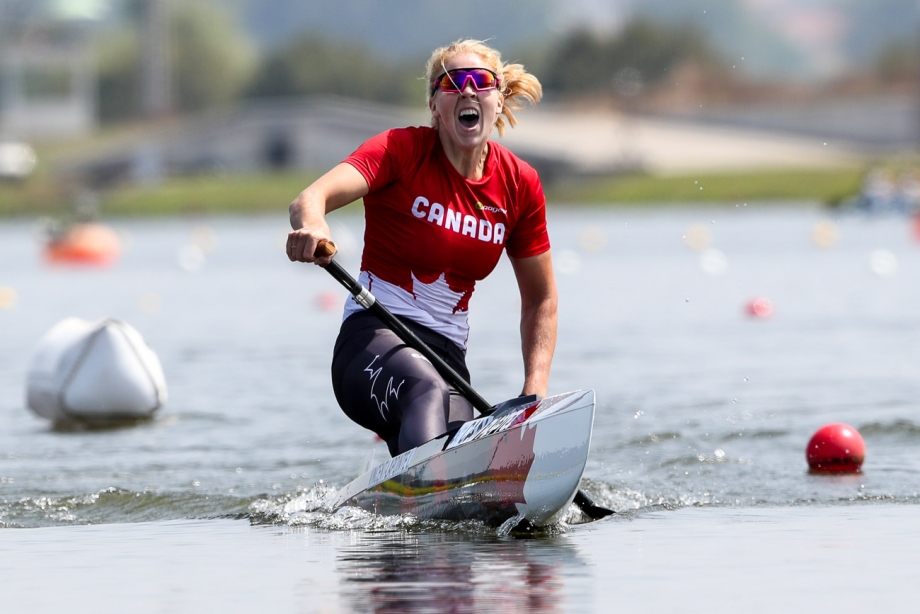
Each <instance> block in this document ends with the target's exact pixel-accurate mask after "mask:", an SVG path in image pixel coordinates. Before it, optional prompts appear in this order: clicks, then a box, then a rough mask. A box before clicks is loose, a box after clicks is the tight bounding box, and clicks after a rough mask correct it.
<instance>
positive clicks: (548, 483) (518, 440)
mask: <svg viewBox="0 0 920 614" xmlns="http://www.w3.org/2000/svg"><path fill="white" fill-rule="evenodd" d="M593 425H594V391H593V390H579V391H575V392H568V393H565V394H561V395H557V396H553V397H548V398H546V399H542V400H536V399H533V398H531V399H529V400H527V399H525V400H524V401H523V402H521V401H519V400H517V399H513V400H511V401H507V402H505V403H503V404H502V405H500V406H499V407H498V408H497V409H496V411H495V412H494V413H492V414H491V415H488V416H483V417H480V418H477V419H475V420H471V421H469V422H466V423H465V424H463V425H462V426H461V427H460V428H459V429H456V430H454V431H451V432H448V433H445V434H444V435H442V436H440V437H438V438H436V439H433V440H431V441H429V442H427V443H424V444H422V445H421V446H419V447H417V448H413V449H412V450H408V451H407V452H404V453H402V454H400V455H398V456H395V457H393V458H391V459H389V460H387V461H386V462H384V463H382V464H380V465H378V466H376V467H374V468H373V469H370V470H367V471H365V472H364V473H363V474H362V475H360V476H359V477H358V478H357V479H355V480H354V481H352V482H351V483H349V484H347V485H346V486H344V487H343V488H342V489H341V490H340V491H339V493H338V496H337V498H336V502H335V505H334V507H335V509H339V508H342V507H346V506H350V507H359V508H361V509H364V510H367V511H369V512H372V513H375V514H381V515H394V514H413V515H415V516H417V517H419V518H430V519H444V520H471V519H474V520H479V521H482V522H484V523H487V524H490V525H494V526H499V525H502V524H503V523H505V522H508V521H509V520H511V519H517V520H516V523H518V522H520V523H525V522H526V523H529V524H530V525H532V526H535V527H542V526H546V525H551V524H554V523H557V522H558V521H560V520H561V519H562V518H563V516H564V515H565V513H566V510H567V508H568V506H569V505H570V504H571V503H572V500H573V499H574V498H575V494H576V491H577V490H578V484H579V482H580V481H581V476H582V474H583V473H584V469H585V463H586V462H587V459H588V449H589V447H590V444H591V430H592V428H593Z"/></svg>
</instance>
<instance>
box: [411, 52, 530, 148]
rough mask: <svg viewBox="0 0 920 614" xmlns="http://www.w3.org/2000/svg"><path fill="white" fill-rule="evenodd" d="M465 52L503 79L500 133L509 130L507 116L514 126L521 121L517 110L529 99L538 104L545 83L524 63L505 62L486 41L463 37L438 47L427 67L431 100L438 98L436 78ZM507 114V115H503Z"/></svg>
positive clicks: (497, 120)
mask: <svg viewBox="0 0 920 614" xmlns="http://www.w3.org/2000/svg"><path fill="white" fill-rule="evenodd" d="M461 53H473V54H476V55H478V56H479V57H480V58H482V60H483V62H484V63H485V65H486V66H487V67H488V68H489V69H491V70H492V71H493V72H494V73H495V74H496V75H498V78H499V79H500V85H499V87H500V88H501V90H500V91H501V94H502V96H503V97H504V104H503V105H502V112H501V115H499V116H498V119H496V120H495V127H496V128H498V134H499V136H503V135H504V134H505V120H506V119H507V121H508V125H509V126H511V127H512V128H513V127H514V126H515V125H517V119H516V118H515V117H514V111H517V110H518V109H520V108H522V107H523V106H524V104H525V103H530V105H531V106H535V105H536V104H537V101H539V100H540V98H542V97H543V86H542V85H540V81H538V80H537V78H536V77H534V76H533V75H532V74H530V73H529V72H527V71H526V70H524V66H523V65H522V64H505V63H504V62H502V56H501V54H500V53H499V52H498V51H497V50H495V49H493V48H492V47H489V46H488V45H487V44H486V43H485V42H484V41H481V40H475V39H469V38H468V39H463V40H458V41H456V42H453V43H451V44H450V45H447V46H446V47H439V48H437V49H435V50H434V51H433V52H432V54H431V57H430V58H428V64H427V65H426V67H425V76H426V83H427V84H428V101H429V102H430V101H431V99H432V98H434V95H435V92H436V91H437V90H434V89H433V87H434V80H435V79H436V78H437V77H438V76H440V75H441V74H442V73H444V72H445V71H446V70H447V68H446V66H447V61H448V60H450V59H451V58H452V57H454V56H455V55H460V54H461ZM502 116H504V117H502ZM431 125H432V127H434V128H437V120H436V119H435V118H432V120H431Z"/></svg>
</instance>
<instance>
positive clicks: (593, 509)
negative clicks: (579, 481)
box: [573, 490, 616, 520]
mask: <svg viewBox="0 0 920 614" xmlns="http://www.w3.org/2000/svg"><path fill="white" fill-rule="evenodd" d="M573 503H574V504H575V505H577V506H578V509H580V510H581V512H582V513H583V514H584V515H585V516H587V517H588V518H590V519H591V520H600V519H601V518H606V517H607V516H611V515H613V514H616V512H615V511H613V510H611V509H608V508H606V507H603V506H601V505H597V504H596V503H595V502H594V501H592V500H591V498H590V497H588V495H586V494H585V493H584V491H583V490H579V491H578V492H577V493H575V499H574V501H573Z"/></svg>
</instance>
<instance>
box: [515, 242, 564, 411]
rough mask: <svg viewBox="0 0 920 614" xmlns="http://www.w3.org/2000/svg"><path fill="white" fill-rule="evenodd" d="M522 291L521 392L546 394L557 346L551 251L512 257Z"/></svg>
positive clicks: (555, 302) (556, 302) (555, 304)
mask: <svg viewBox="0 0 920 614" xmlns="http://www.w3.org/2000/svg"><path fill="white" fill-rule="evenodd" d="M511 265H512V267H513V268H514V275H515V277H517V283H518V289H519V290H520V293H521V350H522V352H523V356H524V388H523V390H522V391H521V394H539V395H540V396H544V397H545V396H546V392H547V388H548V387H549V370H550V365H551V364H552V362H553V352H554V351H555V349H556V327H557V319H558V316H557V313H556V311H557V304H558V302H559V297H558V294H557V292H556V279H555V277H554V276H553V260H552V256H551V255H550V252H544V253H542V254H540V255H538V256H531V257H528V258H511Z"/></svg>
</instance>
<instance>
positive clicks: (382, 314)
mask: <svg viewBox="0 0 920 614" xmlns="http://www.w3.org/2000/svg"><path fill="white" fill-rule="evenodd" d="M335 252H336V247H335V244H334V243H333V242H332V241H320V242H319V245H317V247H316V252H315V255H316V256H333V255H335ZM324 268H325V269H326V271H328V272H329V274H330V275H332V276H333V277H334V278H335V279H336V280H338V282H339V283H340V284H342V285H343V286H344V287H345V289H346V290H348V291H349V292H350V293H351V294H352V296H353V297H354V299H355V302H357V303H358V304H359V305H361V306H362V307H364V308H365V309H367V310H368V311H371V312H372V313H373V314H374V315H376V316H377V317H378V318H380V319H381V320H382V321H383V323H384V324H386V325H387V326H389V327H390V328H391V329H392V330H393V332H394V333H396V335H397V336H398V337H399V338H400V339H402V340H403V341H404V342H405V343H406V345H409V346H411V347H412V348H414V349H415V350H417V351H418V352H419V353H420V354H422V355H423V356H424V357H425V358H427V359H428V361H429V362H431V364H432V365H434V367H435V369H437V371H438V373H440V374H441V375H442V376H443V377H444V379H446V380H447V381H448V382H449V383H451V384H452V385H453V386H454V387H455V388H456V389H457V390H459V391H460V392H461V393H462V394H463V396H464V397H466V398H467V399H468V400H469V402H470V403H472V404H473V406H474V407H475V408H476V409H478V410H479V412H480V413H481V414H482V415H484V416H487V415H489V414H491V413H492V412H493V411H495V407H494V406H493V405H491V404H490V403H489V402H488V401H486V400H485V399H484V398H483V397H482V396H481V395H480V394H479V393H478V392H476V391H475V390H474V389H473V387H472V386H470V385H469V383H468V382H467V381H466V380H465V379H463V377H462V376H461V375H460V374H459V373H457V372H456V371H455V370H454V369H453V368H452V367H451V366H450V365H449V364H447V362H445V361H444V359H443V358H441V357H440V356H439V355H438V354H436V353H435V352H434V351H433V350H432V349H431V348H430V347H428V345H427V344H425V342H424V341H422V340H421V339H419V337H418V335H416V334H415V333H413V332H412V331H411V330H410V329H409V328H408V327H407V326H406V325H405V324H404V323H403V322H402V321H401V320H399V318H397V317H396V316H394V315H393V314H392V313H391V312H390V310H389V309H387V308H386V307H384V306H383V305H381V304H380V303H378V302H377V299H376V298H375V297H374V295H373V294H371V293H370V291H369V290H368V289H367V288H365V287H364V286H362V285H361V284H359V283H358V282H357V280H355V278H354V277H352V276H351V275H350V274H349V273H348V271H346V270H345V269H343V268H342V267H341V265H339V263H338V262H336V261H335V260H331V261H330V262H329V264H327V265H326V266H325V267H324ZM573 502H574V503H575V505H577V506H578V509H580V510H581V511H582V513H584V514H585V515H586V516H588V517H589V518H591V519H592V520H598V519H600V518H604V517H605V516H609V515H611V514H614V513H616V512H614V511H613V510H611V509H607V508H606V507H602V506H600V505H597V504H596V503H594V501H592V500H591V498H590V497H588V495H586V494H585V493H584V492H582V491H581V490H579V491H578V492H576V493H575V499H574V500H573Z"/></svg>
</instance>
